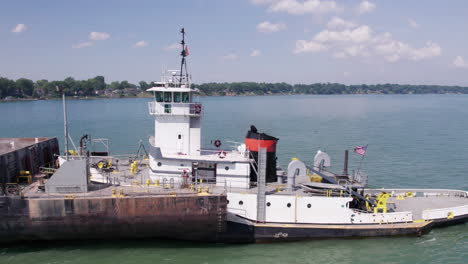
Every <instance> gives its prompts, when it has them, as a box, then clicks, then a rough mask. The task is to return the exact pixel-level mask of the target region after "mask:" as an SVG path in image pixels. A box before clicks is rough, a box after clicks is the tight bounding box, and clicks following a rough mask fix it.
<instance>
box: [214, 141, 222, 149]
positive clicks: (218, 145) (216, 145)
mask: <svg viewBox="0 0 468 264" xmlns="http://www.w3.org/2000/svg"><path fill="white" fill-rule="evenodd" d="M214 145H215V147H217V148H219V147H221V140H219V139H217V140H215V142H214Z"/></svg>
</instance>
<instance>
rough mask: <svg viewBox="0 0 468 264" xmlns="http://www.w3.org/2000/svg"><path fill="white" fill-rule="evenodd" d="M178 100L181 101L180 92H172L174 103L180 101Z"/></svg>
mask: <svg viewBox="0 0 468 264" xmlns="http://www.w3.org/2000/svg"><path fill="white" fill-rule="evenodd" d="M180 101H181V98H180V93H179V92H175V93H174V103H180Z"/></svg>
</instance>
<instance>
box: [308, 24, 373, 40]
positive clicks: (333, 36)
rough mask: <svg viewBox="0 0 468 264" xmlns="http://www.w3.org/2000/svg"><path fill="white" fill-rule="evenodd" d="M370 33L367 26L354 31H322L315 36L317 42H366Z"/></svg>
mask: <svg viewBox="0 0 468 264" xmlns="http://www.w3.org/2000/svg"><path fill="white" fill-rule="evenodd" d="M371 35H372V31H371V29H370V27H369V26H365V25H364V26H360V27H357V28H355V29H344V30H342V31H333V30H328V29H326V30H324V31H322V32H319V33H318V34H317V35H315V37H314V39H315V40H316V41H318V42H353V43H361V42H367V41H369V40H370V39H371Z"/></svg>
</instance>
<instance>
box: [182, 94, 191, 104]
mask: <svg viewBox="0 0 468 264" xmlns="http://www.w3.org/2000/svg"><path fill="white" fill-rule="evenodd" d="M188 102H190V95H189V93H187V92H185V93H182V103H188Z"/></svg>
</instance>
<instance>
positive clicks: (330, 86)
mask: <svg viewBox="0 0 468 264" xmlns="http://www.w3.org/2000/svg"><path fill="white" fill-rule="evenodd" d="M150 84H151V83H147V82H145V81H141V82H139V83H138V84H137V85H136V84H132V83H129V82H128V81H121V82H119V81H114V82H111V83H106V82H105V79H104V77H103V76H96V77H94V78H90V79H87V80H75V79H73V78H72V77H68V78H66V79H65V80H63V81H48V80H38V81H35V82H34V81H32V80H29V79H26V78H20V79H17V80H10V79H8V78H2V77H0V99H22V98H25V99H31V98H38V99H40V98H44V99H45V98H57V97H60V96H61V95H62V92H65V95H67V96H78V97H88V96H89V97H123V96H137V95H145V93H146V92H145V91H146V89H148V88H149V87H151V85H150ZM192 86H193V87H194V88H197V89H198V90H199V94H200V95H206V96H211V95H218V96H226V95H267V94H324V95H329V94H429V93H430V94H447V93H454V94H468V87H462V86H445V85H406V84H375V85H366V84H359V85H344V84H339V83H314V84H288V83H256V82H233V83H204V84H193V85H192Z"/></svg>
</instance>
